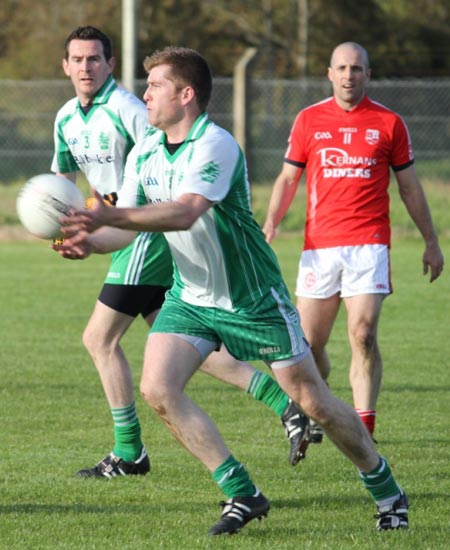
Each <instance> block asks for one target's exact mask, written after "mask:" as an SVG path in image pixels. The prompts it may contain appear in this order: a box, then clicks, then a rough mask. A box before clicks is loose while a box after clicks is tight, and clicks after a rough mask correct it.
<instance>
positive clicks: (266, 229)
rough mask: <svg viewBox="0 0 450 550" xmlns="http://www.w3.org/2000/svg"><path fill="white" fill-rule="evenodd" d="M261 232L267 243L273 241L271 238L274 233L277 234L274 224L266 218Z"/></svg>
mask: <svg viewBox="0 0 450 550" xmlns="http://www.w3.org/2000/svg"><path fill="white" fill-rule="evenodd" d="M262 232H263V233H264V235H265V237H266V242H267V243H269V244H270V243H271V242H272V241H273V239H274V238H275V236H276V234H277V230H276V227H274V225H273V224H272V223H270V222H269V221H268V220H266V222H265V224H264V226H263V228H262Z"/></svg>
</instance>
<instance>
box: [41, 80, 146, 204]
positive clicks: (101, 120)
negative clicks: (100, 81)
mask: <svg viewBox="0 0 450 550" xmlns="http://www.w3.org/2000/svg"><path fill="white" fill-rule="evenodd" d="M150 128H151V127H150V126H149V123H148V117H147V109H146V107H145V105H144V103H143V102H142V101H140V100H139V99H138V98H137V97H136V96H135V95H133V94H131V93H130V92H127V91H126V90H124V89H123V88H119V87H118V85H117V83H116V81H115V80H114V79H113V77H112V76H110V77H109V78H108V80H107V81H106V82H105V84H104V85H103V87H102V88H101V89H100V90H99V92H98V93H97V95H96V96H95V98H94V100H93V105H92V107H91V108H90V110H89V111H88V112H87V114H85V113H84V112H83V110H82V109H81V105H80V102H79V100H78V98H76V97H75V98H73V99H71V100H69V101H68V102H67V103H66V104H65V105H64V106H63V107H62V108H61V109H60V110H59V111H58V113H57V115H56V119H55V126H54V141H55V153H54V156H53V161H52V165H51V170H52V171H53V172H60V173H63V174H64V173H69V172H77V171H81V172H84V174H85V175H86V179H87V180H88V181H89V183H90V184H91V185H92V186H93V187H95V188H96V189H97V190H98V191H99V192H100V193H101V194H102V195H106V194H109V193H113V192H117V191H119V190H120V188H121V187H122V178H123V171H124V166H125V162H126V158H127V155H128V153H129V152H130V150H131V149H132V147H133V146H134V144H135V143H136V141H137V139H138V137H142V136H144V135H145V133H146V132H147V131H150Z"/></svg>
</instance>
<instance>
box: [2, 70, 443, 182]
mask: <svg viewBox="0 0 450 550" xmlns="http://www.w3.org/2000/svg"><path fill="white" fill-rule="evenodd" d="M144 90H145V81H138V82H137V84H136V95H137V96H138V97H142V95H143V93H144ZM330 93H331V88H330V83H329V82H328V81H327V80H326V79H302V80H297V81H292V80H282V79H273V80H271V79H255V80H252V81H251V82H250V83H249V87H248V100H247V105H248V112H247V113H246V115H247V137H246V144H247V146H246V155H247V159H248V164H249V174H250V179H251V181H252V182H253V183H270V182H272V181H273V180H274V178H275V177H276V175H277V174H278V172H279V170H280V168H281V163H282V161H283V155H284V152H285V150H286V146H287V138H288V135H289V131H290V128H291V125H292V123H293V121H294V118H295V116H296V115H297V113H298V112H299V110H301V109H302V108H304V107H306V106H308V105H311V104H313V103H315V102H317V101H320V100H322V99H324V98H325V97H327V96H329V95H330ZM369 93H370V96H371V97H372V98H373V99H375V100H376V101H379V102H380V103H382V104H384V105H386V106H387V107H389V108H391V109H393V110H394V111H396V112H398V113H399V114H400V115H402V116H403V118H404V119H405V121H406V123H407V124H408V127H409V130H410V133H411V138H412V142H413V146H414V151H415V156H416V158H417V159H418V160H428V161H430V162H432V163H433V165H434V166H440V165H441V164H442V165H443V166H448V164H449V163H448V162H446V161H447V159H448V157H449V152H450V80H447V79H446V80H383V81H382V80H378V81H375V80H374V81H371V83H370V90H369ZM72 96H73V87H72V85H71V83H70V81H68V80H36V81H18V80H0V183H8V182H12V181H18V180H25V179H27V178H28V177H30V176H32V175H35V174H39V173H43V172H48V171H49V170H50V163H51V159H52V155H53V121H54V118H55V114H56V111H57V110H58V109H59V108H60V107H61V106H62V105H63V103H65V102H66V101H67V100H68V99H70V98H71V97H72ZM208 112H209V115H210V118H211V119H212V120H214V121H215V122H217V123H218V124H220V125H221V126H223V127H224V128H226V129H227V130H228V131H230V132H233V79H232V78H216V79H215V80H214V91H213V95H212V98H211V102H210V105H209V109H208ZM447 170H448V168H446V169H445V171H446V172H447Z"/></svg>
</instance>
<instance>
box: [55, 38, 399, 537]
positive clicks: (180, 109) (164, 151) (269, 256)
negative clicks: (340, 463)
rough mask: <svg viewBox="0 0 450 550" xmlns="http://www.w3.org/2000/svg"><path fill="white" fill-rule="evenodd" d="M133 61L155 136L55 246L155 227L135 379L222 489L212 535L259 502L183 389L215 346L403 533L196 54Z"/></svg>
mask: <svg viewBox="0 0 450 550" xmlns="http://www.w3.org/2000/svg"><path fill="white" fill-rule="evenodd" d="M144 67H145V69H146V70H147V72H148V78H147V83H148V87H147V90H146V92H145V94H144V100H145V102H146V105H147V110H148V113H149V121H150V123H151V124H152V125H153V126H155V127H156V128H158V129H159V130H160V132H159V133H155V134H153V135H152V136H148V137H147V138H146V139H145V140H142V142H138V143H137V145H136V147H135V149H134V150H133V151H132V153H130V155H129V158H128V161H127V167H126V170H125V181H124V187H123V188H122V191H121V195H120V199H119V207H118V208H107V207H106V206H105V205H104V204H102V202H101V201H100V200H98V201H97V203H96V205H95V208H94V209H93V210H86V211H78V212H74V213H73V214H71V215H70V216H68V217H66V218H65V219H63V220H62V221H63V223H64V224H66V229H65V233H66V236H67V237H68V239H67V241H66V242H65V243H64V244H63V245H62V246H61V247H60V251H61V253H62V254H64V253H66V254H69V255H70V254H73V255H77V254H83V253H84V252H85V251H86V250H92V249H93V250H95V249H98V247H106V246H109V247H111V249H114V239H118V242H120V240H121V239H123V238H124V236H125V235H129V231H154V232H163V233H164V234H165V236H166V239H167V241H168V243H169V246H170V249H171V252H172V256H173V259H174V265H175V269H174V279H175V280H174V285H173V287H172V289H171V290H170V291H169V292H168V293H167V295H166V299H165V301H164V304H163V306H162V308H161V311H160V313H159V314H158V317H157V319H156V321H155V323H154V324H153V327H152V329H151V332H150V334H149V337H148V340H147V345H146V350H145V357H144V366H143V373H142V378H141V386H140V387H141V393H142V394H143V396H144V398H145V399H146V401H147V402H148V404H149V405H150V406H151V407H152V408H153V409H154V410H155V411H156V412H157V414H158V415H159V416H160V417H161V419H162V420H163V421H164V422H165V423H166V425H167V427H168V429H169V430H170V431H171V432H172V433H173V434H174V436H175V437H176V438H177V440H178V441H179V442H180V443H181V444H182V445H183V446H184V447H185V448H186V449H187V450H188V451H189V452H190V453H191V454H192V455H193V456H195V457H196V458H197V459H199V460H200V461H201V462H202V464H203V465H204V466H205V467H206V468H207V469H208V470H209V472H210V473H211V475H212V478H213V479H214V481H216V483H217V484H218V485H219V487H220V488H221V489H222V491H223V492H224V493H225V495H226V496H227V497H228V500H227V501H226V502H225V503H224V504H223V510H222V516H221V518H220V520H219V521H218V522H217V523H216V524H214V525H213V526H212V527H211V528H210V530H209V534H211V535H220V534H226V533H235V532H238V531H239V530H240V529H241V528H242V527H243V526H244V525H245V524H246V523H247V522H249V521H251V520H252V519H254V518H261V517H262V516H265V515H267V513H268V511H269V508H270V505H269V502H268V500H267V499H266V497H265V496H264V495H263V494H262V493H261V492H260V491H259V490H258V489H257V487H256V486H255V484H254V483H253V481H252V479H251V478H250V475H249V474H248V472H247V470H246V469H245V468H244V466H243V465H242V464H241V463H240V462H239V461H238V460H237V459H236V458H235V457H234V456H233V454H232V453H231V452H230V450H229V449H228V448H227V446H226V445H225V443H224V441H223V439H222V437H221V435H220V433H219V431H218V429H217V427H216V426H215V424H214V423H213V422H212V420H211V419H210V418H209V417H208V416H207V414H206V413H205V412H204V411H203V410H202V409H200V408H199V407H198V406H197V405H196V403H194V402H193V401H192V400H191V399H190V398H189V396H188V395H187V394H186V393H185V391H184V390H185V387H186V384H187V383H188V381H189V380H190V378H191V377H192V376H193V374H194V373H195V372H196V371H197V370H198V368H199V367H200V365H201V363H202V361H203V360H204V359H205V358H206V357H207V356H208V355H209V354H211V353H212V352H213V351H214V350H216V349H218V348H219V346H220V345H222V344H225V346H226V347H227V348H228V350H229V351H230V352H231V353H232V354H233V355H234V356H236V357H238V358H239V359H242V360H252V359H260V360H263V361H265V362H266V363H267V364H268V365H269V366H270V367H271V368H272V370H273V372H274V374H275V377H276V379H277V380H278V382H279V383H280V385H281V387H282V388H283V389H284V390H285V391H286V392H287V393H288V395H289V396H290V397H291V398H292V399H293V401H294V402H296V403H297V404H298V405H300V406H301V407H302V408H303V410H304V411H305V413H306V414H308V415H309V416H311V418H312V419H313V420H314V421H316V422H317V423H318V424H319V425H321V426H322V427H323V429H324V431H325V433H326V434H327V435H328V436H329V438H330V439H331V440H332V441H333V443H335V444H336V446H337V447H338V448H339V449H340V450H341V451H342V452H343V453H344V454H345V455H346V456H347V458H349V459H350V460H351V462H352V463H353V464H354V465H355V466H356V467H357V468H358V470H359V474H360V477H361V479H362V482H363V484H364V486H365V487H366V488H367V489H368V491H369V493H370V494H371V496H372V497H373V499H374V500H375V501H376V504H377V507H378V512H377V518H378V521H377V529H383V530H385V529H398V528H400V527H401V528H406V527H407V526H408V502H407V499H406V495H405V493H404V492H403V491H402V489H401V488H400V486H399V485H397V483H396V481H395V479H394V477H393V475H392V472H391V470H390V468H389V465H388V463H387V461H386V459H385V458H383V457H381V456H380V455H379V454H378V453H377V451H376V449H375V447H374V444H373V441H372V438H371V437H370V435H369V433H368V431H367V430H366V428H365V427H364V425H363V423H362V422H361V420H360V418H359V416H358V415H357V413H356V412H355V411H354V410H353V409H352V408H351V407H350V406H349V405H347V404H346V403H344V402H343V401H340V400H338V399H337V398H335V397H334V396H332V395H331V393H330V391H329V388H328V386H327V385H326V383H325V382H324V381H323V380H322V378H321V376H320V374H319V371H318V369H317V367H316V365H315V363H314V359H313V356H312V354H311V351H310V349H309V346H308V343H307V342H306V341H305V338H304V336H303V332H302V329H301V326H300V319H299V316H298V312H297V309H296V307H295V306H294V304H293V303H292V302H291V301H290V298H289V295H288V291H287V288H286V286H285V283H284V281H283V278H282V276H281V272H280V268H279V265H278V262H277V260H276V257H275V255H274V253H273V251H272V249H271V248H270V246H269V245H268V244H267V242H266V240H265V236H264V234H263V232H262V230H261V229H260V228H259V226H258V225H257V223H256V222H255V220H254V218H253V215H252V212H251V207H250V200H249V188H248V180H247V169H246V164H245V160H244V156H243V154H242V151H241V150H240V148H239V146H238V145H237V143H236V142H235V140H234V139H233V138H232V137H231V135H230V134H228V133H227V132H226V131H225V130H223V129H221V128H219V127H218V126H216V125H214V124H213V123H212V122H211V121H210V120H209V119H208V117H207V115H206V107H207V104H208V101H209V98H210V95H211V91H212V77H211V72H210V69H209V66H208V64H207V62H206V61H205V60H204V58H203V57H202V56H201V55H200V54H199V53H198V52H196V51H195V50H191V49H187V48H166V49H164V50H162V51H157V52H155V53H154V54H153V55H152V56H150V57H149V58H147V59H146V60H145V62H144ZM97 198H99V195H97ZM129 238H130V237H129ZM116 246H117V244H116Z"/></svg>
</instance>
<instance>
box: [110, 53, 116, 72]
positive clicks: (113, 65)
mask: <svg viewBox="0 0 450 550" xmlns="http://www.w3.org/2000/svg"><path fill="white" fill-rule="evenodd" d="M108 65H109V68H110V69H111V72H113V70H114V67H115V66H116V58H115V57H110V58H109V60H108Z"/></svg>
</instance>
